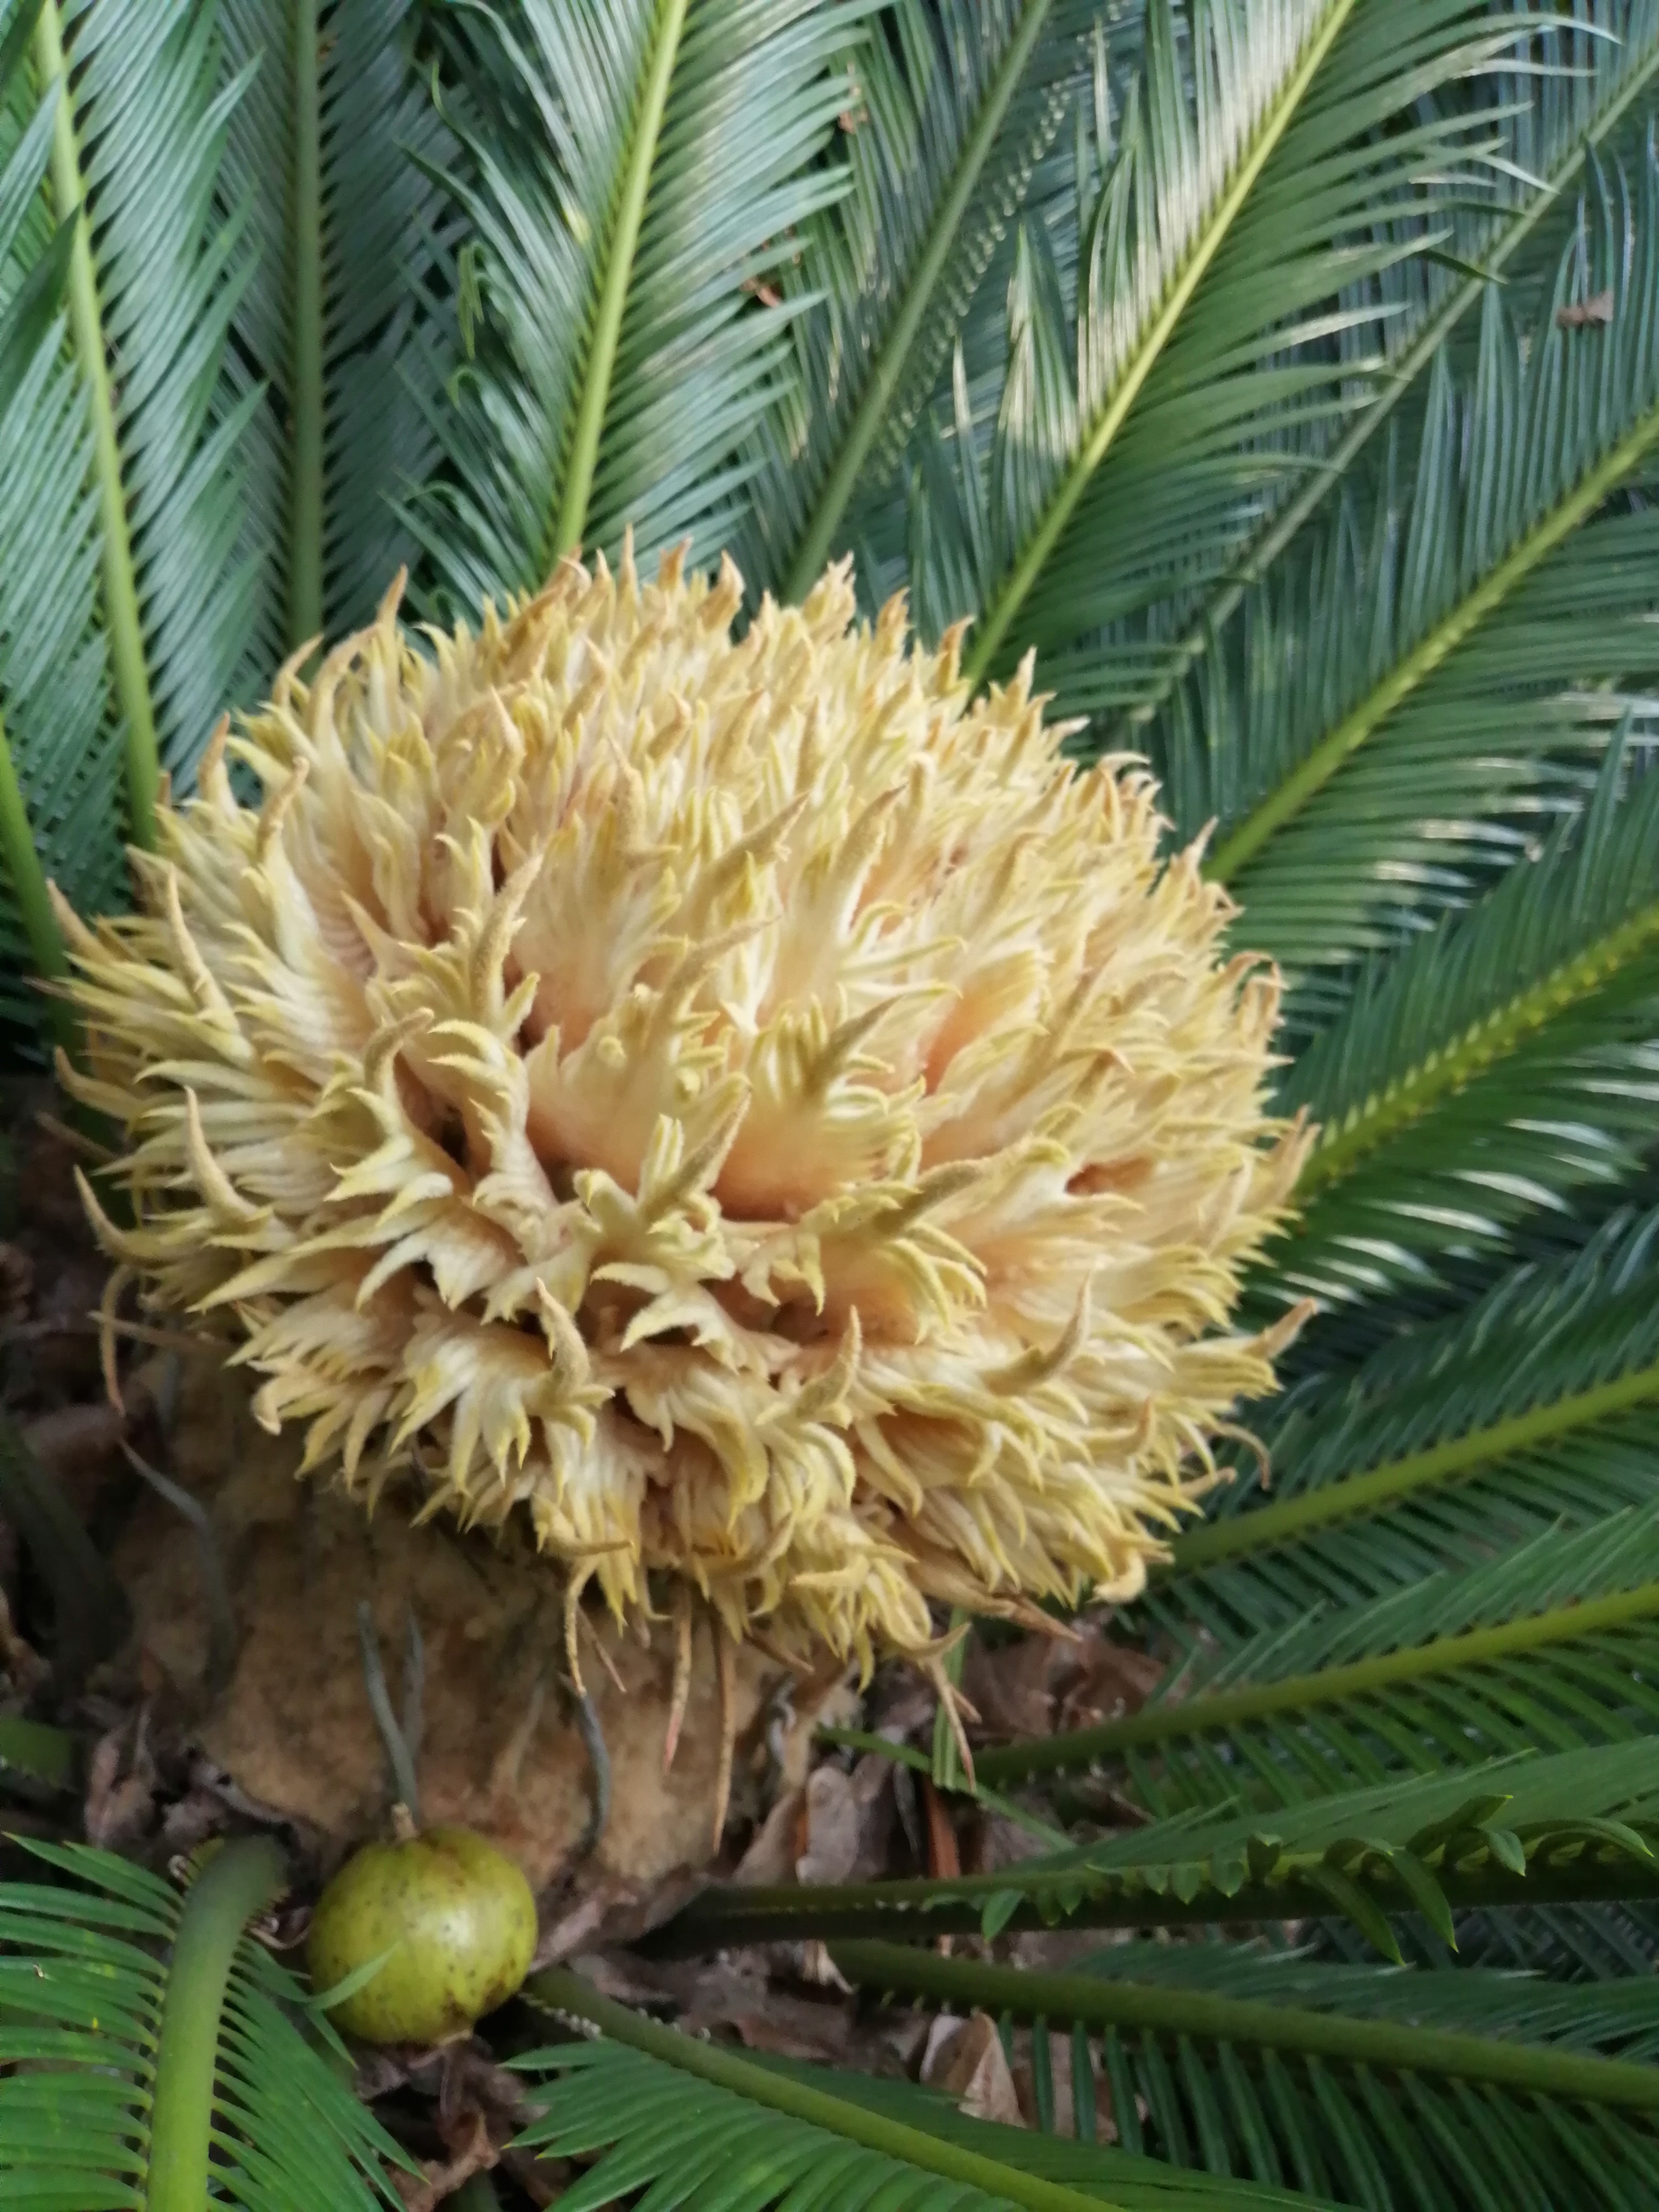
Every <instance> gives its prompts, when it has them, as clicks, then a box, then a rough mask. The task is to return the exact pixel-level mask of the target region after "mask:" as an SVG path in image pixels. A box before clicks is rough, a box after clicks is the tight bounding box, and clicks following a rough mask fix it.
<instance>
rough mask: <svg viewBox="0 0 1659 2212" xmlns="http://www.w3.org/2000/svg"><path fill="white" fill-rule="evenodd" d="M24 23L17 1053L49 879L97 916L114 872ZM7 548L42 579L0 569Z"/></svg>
mask: <svg viewBox="0 0 1659 2212" xmlns="http://www.w3.org/2000/svg"><path fill="white" fill-rule="evenodd" d="M39 15H40V9H39V7H38V6H37V5H33V4H14V5H13V6H12V7H11V8H10V9H9V11H7V12H5V13H0V117H3V118H5V120H6V122H7V124H8V125H9V128H8V129H7V130H6V131H5V132H4V136H3V137H0V145H3V147H4V149H5V158H4V159H3V161H0V545H3V546H4V547H6V548H7V549H8V551H7V556H6V557H5V558H3V559H0V963H3V969H4V977H5V981H4V984H3V987H0V1021H3V1023H4V1024H6V1026H7V1027H8V1029H9V1030H11V1031H12V1032H13V1034H14V1035H15V1036H18V1037H19V1038H20V1039H22V1040H27V1039H29V1038H31V1037H32V1036H33V1033H35V1032H36V1031H38V1030H39V1029H40V1026H41V1022H42V1006H41V1001H40V996H39V994H38V993H37V992H36V991H35V990H34V989H33V987H32V985H31V981H30V977H31V973H33V975H34V976H38V977H41V978H47V979H50V978H52V977H54V976H57V975H61V974H62V973H63V972H64V952H63V945H62V940H61V939H60V938H59V935H58V925H57V923H56V921H54V920H53V918H52V910H51V908H50V906H49V904H48V903H47V898H46V880H47V878H52V879H53V880H55V881H56V882H57V883H58V885H59V886H60V888H61V889H62V890H64V893H65V895H66V896H68V897H69V898H70V900H71V901H72V902H74V903H75V904H76V905H77V906H82V907H84V908H88V909H90V910H94V911H95V910H97V909H98V908H101V907H103V906H106V905H108V904H110V903H112V902H113V901H114V899H115V897H116V896H117V893H118V883H119V858H120V841H119V816H120V775H121V747H120V738H119V732H118V728H117V726H116V725H115V723H114V721H113V720H112V716H111V714H110V712H109V694H108V664H107V659H106V653H105V649H104V641H103V639H102V638H101V636H100V634H99V630H98V626H97V621H96V601H97V587H98V562H99V537H98V512H97V501H96V495H95V493H94V490H93V489H92V458H93V443H92V433H91V427H90V424H89V422H88V413H87V407H86V400H85V395H84V393H83V392H82V390H81V389H80V387H79V386H78V384H77V381H76V376H75V373H74V370H73V368H71V367H70V364H69V363H68V362H66V360H65V359H64V343H65V337H66V333H67V320H68V319H67V315H66V313H64V306H63V302H64V292H65V289H66V286H67V283H68V278H69V260H70V252H71V251H72V250H73V248H74V245H75V237H76V233H75V230H74V227H73V226H72V225H70V224H59V225H57V226H54V225H53V224H52V222H51V219H50V217H49V216H48V215H47V212H46V207H45V204H44V201H43V196H42V187H43V185H45V182H46V173H47V167H48V164H49V162H50V161H51V157H52V135H53V128H54V124H55V121H56V117H57V112H58V95H57V93H56V90H55V89H49V90H48V91H46V93H45V94H38V93H37V92H36V91H35V88H34V86H33V82H32V80H31V77H30V75H29V71H28V69H27V61H28V56H29V52H30V46H31V42H32V40H33V37H34V33H35V26H36V22H37V20H38V17H39ZM14 545H15V546H17V547H20V548H27V547H31V546H32V547H33V549H34V550H35V552H36V555H37V557H38V559H39V560H40V562H41V564H42V566H41V567H40V568H35V569H30V568H27V567H26V566H25V565H24V563H23V562H22V561H21V560H14V559H13V558H11V557H10V551H9V549H10V548H11V547H13V546H14ZM61 1033H62V1034H64V1035H66V1034H67V1032H66V1031H63V1032H61Z"/></svg>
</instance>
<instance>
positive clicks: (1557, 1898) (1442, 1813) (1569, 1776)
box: [652, 1735, 1659, 1960]
mask: <svg viewBox="0 0 1659 2212" xmlns="http://www.w3.org/2000/svg"><path fill="white" fill-rule="evenodd" d="M1656 1839H1659V1740H1656V1737H1655V1736H1654V1735H1644V1736H1642V1737H1639V1738H1637V1739H1634V1740H1632V1741H1620V1742H1616V1743H1611V1744H1605V1745H1602V1744H1593V1745H1589V1746H1582V1745H1581V1746H1579V1747H1576V1748H1574V1749H1572V1750H1570V1751H1565V1752H1557V1753H1547V1754H1545V1755H1543V1756H1536V1757H1534V1756H1532V1755H1529V1754H1527V1753H1522V1754H1521V1755H1519V1756H1516V1757H1511V1758H1509V1759H1493V1760H1488V1761H1487V1762H1486V1763H1485V1764H1484V1765H1471V1766H1468V1767H1459V1766H1456V1765H1449V1766H1447V1767H1446V1768H1444V1769H1443V1771H1436V1772H1433V1773H1430V1774H1420V1775H1411V1774H1406V1775H1401V1776H1395V1777H1393V1778H1389V1780H1386V1781H1384V1782H1382V1783H1379V1784H1373V1785H1371V1786H1370V1787H1368V1788H1364V1789H1358V1790H1352V1789H1350V1790H1339V1791H1334V1792H1321V1791H1320V1790H1317V1789H1310V1790H1308V1791H1307V1792H1305V1793H1304V1795H1303V1796H1301V1797H1299V1798H1298V1799H1297V1801H1295V1802H1291V1803H1282V1804H1277V1805H1274V1806H1273V1807H1271V1808H1266V1809H1253V1810H1247V1811H1243V1812H1241V1811H1239V1810H1237V1808H1236V1807H1235V1806H1234V1805H1231V1804H1212V1805H1210V1806H1208V1807H1203V1808H1194V1809H1193V1810H1190V1811H1188V1812H1185V1813H1181V1814H1166V1815H1164V1816H1163V1817H1162V1818H1159V1819H1158V1820H1153V1821H1152V1822H1151V1823H1150V1824H1149V1825H1148V1826H1145V1827H1142V1828H1130V1829H1127V1830H1120V1831H1119V1832H1115V1833H1113V1834H1109V1835H1108V1836H1106V1837H1104V1838H1102V1839H1101V1840H1100V1841H1098V1842H1095V1843H1091V1844H1082V1845H1079V1846H1078V1847H1075V1848H1074V1849H1073V1850H1069V1851H1065V1852H1058V1853H1045V1854H1043V1855H1042V1856H1040V1857H1035V1858H1030V1859H1024V1860H1021V1861H1019V1862H1018V1863H1016V1864H1014V1865H1012V1866H1006V1867H1003V1868H1000V1869H998V1870H997V1871H996V1872H994V1873H991V1874H984V1875H962V1876H958V1877H956V1878H953V1879H951V1880H937V1881H884V1882H866V1883H863V1884H854V1885H848V1886H845V1887H830V1886H826V1887H823V1888H800V1887H758V1886H757V1887H738V1886H733V1887H731V1888H728V1889H726V1890H712V1889H711V1890H709V1891H707V1892H705V1893H703V1895H702V1897H700V1898H698V1899H696V1901H695V1902H694V1903H693V1904H691V1905H689V1906H688V1907H687V1908H686V1909H685V1910H684V1911H683V1912H681V1913H680V1914H679V1915H678V1917H677V1918H676V1919H675V1920H673V1921H672V1922H671V1923H669V1925H668V1926H667V1928H665V1929H664V1930H662V1931H661V1932H660V1933H659V1935H658V1936H654V1937H653V1939H652V1945H653V1948H657V1949H659V1950H661V1951H663V1952H664V1953H665V1954H683V1953H686V1952H690V1953H696V1952H697V1951H700V1950H703V1951H706V1950H712V1949H717V1948H722V1947H723V1946H726V1945H728V1944H732V1943H737V1942H784V1941H788V1942H798V1941H801V1940H803V1939H808V1938H823V1939H829V1940H836V1939H840V1938H842V1937H844V1936H866V1935H876V1936H891V1937H893V1938H894V1939H895V1940H896V1941H900V1942H931V1941H932V1940H933V1938H934V1937H935V1936H942V1935H951V1934H955V1933H958V1932H973V1931H977V1932H978V1933H980V1934H981V1935H982V1936H984V1937H986V1938H987V1940H989V1939H991V1938H993V1937H994V1936H998V1935H1000V1933H1001V1932H1002V1931H1003V1930H1004V1929H1006V1928H1009V1927H1017V1928H1021V1927H1023V1928H1031V1927H1037V1926H1043V1925H1050V1926H1051V1925H1054V1924H1055V1923H1059V1922H1061V1921H1066V1922H1070V1923H1073V1925H1076V1926H1079V1927H1111V1928H1177V1927H1192V1926H1202V1925H1204V1924H1206V1923H1216V1922H1219V1921H1226V1922H1228V1923H1251V1922H1255V1923H1283V1922H1285V1921H1292V1920H1299V1919H1304V1918H1308V1919H1318V1918H1322V1917H1340V1918H1341V1919H1344V1920H1346V1921H1349V1922H1352V1924H1353V1926H1354V1927H1355V1928H1356V1929H1358V1931H1359V1932H1360V1934H1362V1935H1363V1936H1364V1937H1365V1938H1366V1939H1367V1940H1368V1942H1370V1943H1371V1944H1372V1945H1373V1946H1374V1947H1375V1948H1376V1949H1377V1950H1378V1951H1380V1952H1382V1954H1383V1955H1384V1956H1385V1957H1387V1958H1390V1959H1394V1960H1399V1959H1400V1957H1401V1950H1400V1946H1399V1942H1398V1939H1397V1937H1396V1936H1395V1931H1394V1928H1393V1925H1392V1923H1393V1920H1394V1919H1395V1917H1399V1916H1413V1915H1420V1916H1422V1917H1424V1918H1425V1919H1426V1920H1427V1921H1428V1923H1430V1925H1431V1927H1433V1928H1434V1929H1437V1930H1438V1931H1439V1933H1440V1934H1441V1936H1442V1937H1443V1939H1444V1940H1445V1941H1447V1942H1450V1941H1452V1940H1453V1935H1454V1925H1455V1923H1454V1915H1455V1913H1457V1912H1459V1911H1474V1910H1477V1909H1479V1910H1495V1909H1498V1908H1502V1907H1510V1906H1513V1905H1517V1904H1526V1905H1550V1904H1577V1903H1586V1902H1589V1903H1594V1902H1598V1901H1603V1900H1607V1899H1616V1900H1628V1899H1640V1900H1644V1901H1652V1900H1653V1899H1659V1858H1656V1856H1655V1852H1654V1844H1655V1841H1656Z"/></svg>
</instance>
